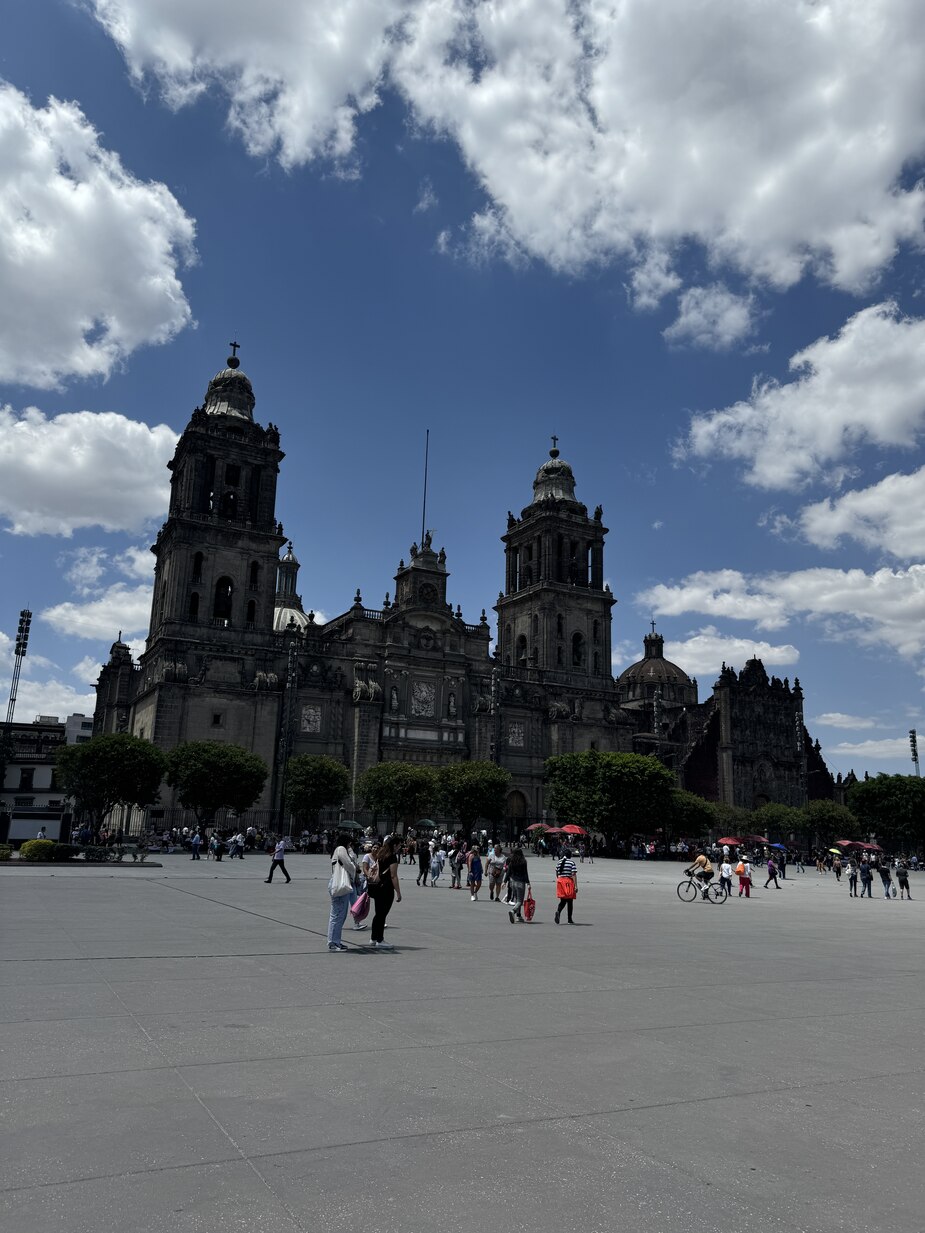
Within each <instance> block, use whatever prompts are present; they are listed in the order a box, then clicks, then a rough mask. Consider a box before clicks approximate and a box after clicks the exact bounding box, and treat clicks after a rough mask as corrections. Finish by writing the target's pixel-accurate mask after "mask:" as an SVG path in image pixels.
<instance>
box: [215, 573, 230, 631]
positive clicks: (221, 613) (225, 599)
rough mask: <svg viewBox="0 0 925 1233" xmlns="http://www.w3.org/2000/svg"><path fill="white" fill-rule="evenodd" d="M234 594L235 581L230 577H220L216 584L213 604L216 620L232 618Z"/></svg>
mask: <svg viewBox="0 0 925 1233" xmlns="http://www.w3.org/2000/svg"><path fill="white" fill-rule="evenodd" d="M233 594H234V583H233V582H232V581H231V579H230V578H219V580H218V582H216V584H215V603H214V604H213V605H212V616H213V618H214V619H215V620H216V621H230V620H231V599H232V595H233Z"/></svg>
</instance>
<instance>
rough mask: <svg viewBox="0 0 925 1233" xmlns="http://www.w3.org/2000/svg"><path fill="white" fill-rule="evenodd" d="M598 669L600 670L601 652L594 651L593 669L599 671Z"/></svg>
mask: <svg viewBox="0 0 925 1233" xmlns="http://www.w3.org/2000/svg"><path fill="white" fill-rule="evenodd" d="M600 670H601V653H600V651H595V652H594V671H595V672H600Z"/></svg>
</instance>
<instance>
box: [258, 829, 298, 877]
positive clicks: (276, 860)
mask: <svg viewBox="0 0 925 1233" xmlns="http://www.w3.org/2000/svg"><path fill="white" fill-rule="evenodd" d="M277 869H279V870H281V872H282V874H283V876H284V877H285V879H286V881H287V882H291V881H292V878H290V876H289V870H288V869H287V868H286V841H285V839H282V838H280V839H277V841H276V847H275V848H274V849H273V859H272V860H271V861H270V876H269V877H268V878H264V879H263V880H264V882H272V881H273V874H274V872H275V871H276V870H277Z"/></svg>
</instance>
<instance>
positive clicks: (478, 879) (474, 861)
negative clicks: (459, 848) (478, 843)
mask: <svg viewBox="0 0 925 1233" xmlns="http://www.w3.org/2000/svg"><path fill="white" fill-rule="evenodd" d="M466 867H467V868H468V870H469V876H468V877H467V878H466V885H467V886H468V887H469V894H470V895H471V897H472V902H473V903H477V902H478V898H479V891H480V890H481V889H482V854H481V852H480V851H479V850H478V848H477V847H475V848H470V849H469V855H468V856H467V857H466Z"/></svg>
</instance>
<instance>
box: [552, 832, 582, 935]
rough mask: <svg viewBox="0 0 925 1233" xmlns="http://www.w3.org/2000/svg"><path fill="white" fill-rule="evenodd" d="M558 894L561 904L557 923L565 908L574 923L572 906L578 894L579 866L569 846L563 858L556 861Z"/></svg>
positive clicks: (557, 913) (558, 909) (570, 921)
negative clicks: (573, 858)
mask: <svg viewBox="0 0 925 1233" xmlns="http://www.w3.org/2000/svg"><path fill="white" fill-rule="evenodd" d="M556 894H557V895H558V897H559V906H558V907H557V908H556V917H555V920H556V924H557V925H558V923H559V918H560V916H561V915H562V909H563V908H565V909H566V911H567V912H568V923H569V924H570V925H574V923H575V922H574V921H573V920H572V907H573V905H574V903H575V898H576V896H577V894H578V866H577V865H576V864H575V862H574V861H573V860H572V853H571V851H570V850H569V849H568V848H566V849H565V851H564V852H563V853H562V856H561V858H560V859H559V860H558V861H557V862H556Z"/></svg>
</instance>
